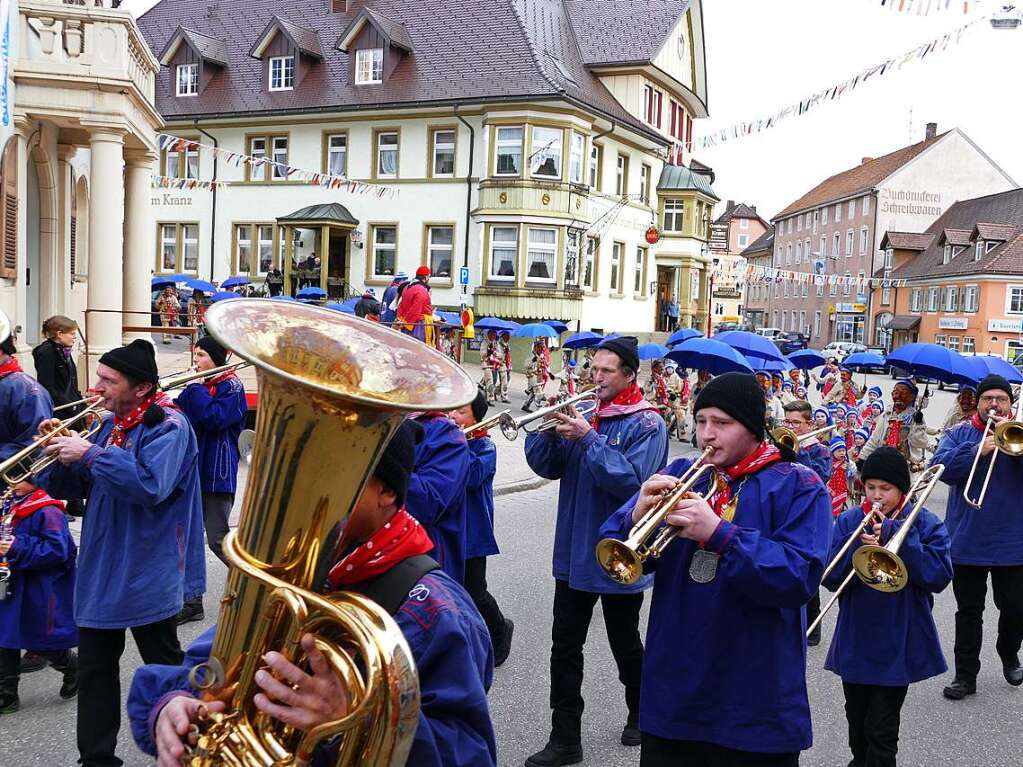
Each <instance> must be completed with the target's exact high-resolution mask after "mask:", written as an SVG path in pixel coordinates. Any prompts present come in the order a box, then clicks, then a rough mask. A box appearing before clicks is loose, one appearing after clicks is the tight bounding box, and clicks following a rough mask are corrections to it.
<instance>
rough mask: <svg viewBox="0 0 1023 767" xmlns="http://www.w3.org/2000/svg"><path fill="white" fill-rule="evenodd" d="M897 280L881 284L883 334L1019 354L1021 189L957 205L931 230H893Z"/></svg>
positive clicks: (1022, 331)
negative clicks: (889, 284) (883, 286)
mask: <svg viewBox="0 0 1023 767" xmlns="http://www.w3.org/2000/svg"><path fill="white" fill-rule="evenodd" d="M882 247H883V248H884V249H885V258H886V259H888V261H889V262H890V263H891V264H892V266H893V269H892V272H891V278H892V279H893V280H899V281H900V283H899V284H900V285H901V284H902V283H901V280H905V281H906V284H905V286H904V287H898V288H894V287H893V288H887V289H880V290H875V291H874V295H875V298H874V300H873V301H872V304H873V305H874V306H875V307H876V309H875V314H874V325H875V327H877V328H878V338H879V339H881V340H882V341H883V342H886V343H888V344H890V345H891V347H892V348H897V347H898V346H901V345H902V344H904V343H910V342H914V341H922V342H927V343H936V344H940V345H941V346H947V347H948V348H949V349H954V350H956V351H958V352H962V353H963V354H996V355H999V356H1001V357H1004V358H1006V359H1008V360H1010V361H1011V360H1014V359H1015V358H1016V357H1017V355H1019V353H1020V352H1021V351H1023V189H1014V190H1012V191H1009V192H1003V193H1001V194H994V195H988V196H985V197H981V198H977V199H972V200H963V201H961V202H957V203H955V204H954V205H953V206H952V207H950V208H949V209H948V210H947V211H946V212H945V213H944V215H942V216H940V217H939V218H938V219H937V220H935V221H934V223H932V224H931V225H930V226H929V227H927V229H926V230H924V231H923V232H919V233H914V232H887V233H886V234H885V236H884V238H883V241H882Z"/></svg>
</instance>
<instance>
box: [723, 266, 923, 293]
mask: <svg viewBox="0 0 1023 767" xmlns="http://www.w3.org/2000/svg"><path fill="white" fill-rule="evenodd" d="M714 279H716V280H718V279H721V280H736V279H745V281H746V283H747V284H749V285H772V284H775V283H778V284H781V283H783V282H788V283H794V284H796V285H814V286H824V285H828V286H836V287H854V288H857V289H858V290H859V291H863V290H867V289H868V288H904V287H905V286H906V285H907V284H908V281H907V280H893V279H885V278H882V277H852V276H850V277H846V276H844V275H840V274H818V273H816V272H796V271H792V270H791V269H777V268H775V267H773V266H758V265H755V264H749V263H745V264H744V263H743V262H740V263H739V264H724V263H722V264H720V265H718V266H717V267H715V268H714Z"/></svg>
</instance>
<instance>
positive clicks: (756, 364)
mask: <svg viewBox="0 0 1023 767" xmlns="http://www.w3.org/2000/svg"><path fill="white" fill-rule="evenodd" d="M746 362H748V363H749V366H750V367H751V368H753V372H754V373H784V372H785V371H786V370H792V369H793V368H795V365H793V364H792V363H791V362H789V361H788V360H787V359H785V358H784V357H783V358H782V359H777V360H765V359H763V358H761V357H747V358H746Z"/></svg>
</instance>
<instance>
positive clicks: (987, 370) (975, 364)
mask: <svg viewBox="0 0 1023 767" xmlns="http://www.w3.org/2000/svg"><path fill="white" fill-rule="evenodd" d="M989 375H999V376H1002V377H1003V378H1004V379H1005V380H1006V381H1008V382H1009V383H1011V384H1018V383H1023V374H1020V372H1019V370H1017V369H1016V368H1015V367H1014V366H1013V365H1011V364H1010V363H1008V362H1006V361H1005V360H1003V359H1002V358H1001V357H995V356H994V355H992V354H979V355H977V356H976V357H963V365H962V367H961V368H960V369H959V370H957V371H956V375H955V379H954V380H955V382H956V383H960V384H967V385H968V386H976V385H977V384H978V383H980V381H981V379H982V378H985V377H986V376H989Z"/></svg>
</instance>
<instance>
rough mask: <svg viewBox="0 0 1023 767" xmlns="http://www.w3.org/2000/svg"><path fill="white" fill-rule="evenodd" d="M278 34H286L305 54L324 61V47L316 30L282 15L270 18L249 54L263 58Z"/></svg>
mask: <svg viewBox="0 0 1023 767" xmlns="http://www.w3.org/2000/svg"><path fill="white" fill-rule="evenodd" d="M277 35H284V37H285V38H286V39H287V40H288V42H290V43H291V44H292V45H293V46H294V47H295V48H296V49H297V50H298V52H299V53H300V54H302V55H303V56H308V57H309V58H311V59H314V60H316V61H323V48H322V47H321V46H320V37H319V35H317V34H316V32H315V30H312V29H306V28H305V27H300V26H299V25H298V24H294V23H292V22H290V21H288V20H287V19H282V18H281V17H280V16H274V17H273V18H272V19H270V23H269V24H267V25H266V28H265V29H264V30H263V32H262V34H260V36H259V37H258V38H256V42H255V44H254V45H253V46H252V48H251V49H250V50H249V55H250V56H252V57H253V58H255V59H261V58H263V54H264V53H265V52H266V49H267V48H268V47H269V46H270V43H272V42H273V39H274V38H275V37H276V36H277Z"/></svg>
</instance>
